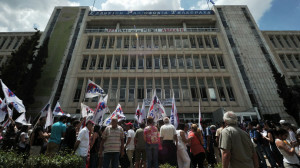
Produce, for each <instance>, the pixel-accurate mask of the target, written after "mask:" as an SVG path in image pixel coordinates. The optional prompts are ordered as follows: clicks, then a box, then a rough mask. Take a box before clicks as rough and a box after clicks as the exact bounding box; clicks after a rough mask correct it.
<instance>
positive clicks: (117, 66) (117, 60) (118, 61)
mask: <svg viewBox="0 0 300 168" xmlns="http://www.w3.org/2000/svg"><path fill="white" fill-rule="evenodd" d="M120 59H121V58H120V56H119V55H115V69H120V62H121V60H120Z"/></svg>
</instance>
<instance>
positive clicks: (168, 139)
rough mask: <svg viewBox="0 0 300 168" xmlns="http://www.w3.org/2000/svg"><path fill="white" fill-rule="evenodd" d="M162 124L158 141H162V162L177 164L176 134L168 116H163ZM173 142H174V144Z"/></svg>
mask: <svg viewBox="0 0 300 168" xmlns="http://www.w3.org/2000/svg"><path fill="white" fill-rule="evenodd" d="M163 121H164V125H163V126H162V127H161V128H160V141H161V142H162V147H163V149H162V164H164V163H169V164H170V165H172V166H177V154H176V152H177V149H176V148H177V143H178V141H177V135H176V129H175V127H174V126H173V125H172V124H170V120H169V118H168V117H165V118H164V120H163ZM174 142H175V144H174Z"/></svg>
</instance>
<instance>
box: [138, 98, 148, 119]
mask: <svg viewBox="0 0 300 168" xmlns="http://www.w3.org/2000/svg"><path fill="white" fill-rule="evenodd" d="M146 116H147V114H146V110H145V102H144V101H143V105H142V109H141V115H140V118H139V123H143V122H144V119H146Z"/></svg>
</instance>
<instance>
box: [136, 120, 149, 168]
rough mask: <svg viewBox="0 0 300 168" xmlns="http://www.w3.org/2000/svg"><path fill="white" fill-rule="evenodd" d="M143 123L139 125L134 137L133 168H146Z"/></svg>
mask: <svg viewBox="0 0 300 168" xmlns="http://www.w3.org/2000/svg"><path fill="white" fill-rule="evenodd" d="M144 128H145V123H141V124H140V128H139V129H137V130H136V133H135V136H134V145H135V168H141V167H142V166H143V167H144V168H146V149H145V146H146V142H145V140H144Z"/></svg>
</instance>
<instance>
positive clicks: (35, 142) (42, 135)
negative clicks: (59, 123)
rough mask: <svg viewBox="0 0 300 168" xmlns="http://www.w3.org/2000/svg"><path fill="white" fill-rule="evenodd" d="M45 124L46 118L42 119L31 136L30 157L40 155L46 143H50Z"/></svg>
mask: <svg viewBox="0 0 300 168" xmlns="http://www.w3.org/2000/svg"><path fill="white" fill-rule="evenodd" d="M45 123H46V117H40V119H39V121H38V123H37V125H36V126H35V128H34V129H33V131H32V133H31V135H30V155H39V154H40V153H41V150H42V147H43V145H44V143H47V142H48V139H47V138H48V137H49V135H48V133H46V132H45V130H44V126H45Z"/></svg>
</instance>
